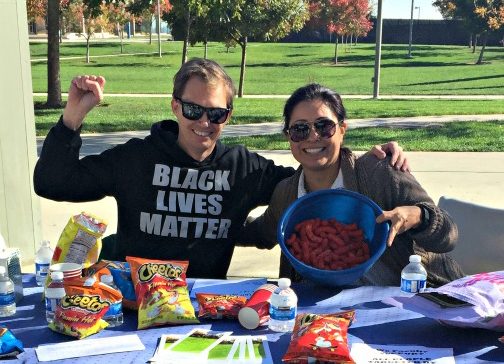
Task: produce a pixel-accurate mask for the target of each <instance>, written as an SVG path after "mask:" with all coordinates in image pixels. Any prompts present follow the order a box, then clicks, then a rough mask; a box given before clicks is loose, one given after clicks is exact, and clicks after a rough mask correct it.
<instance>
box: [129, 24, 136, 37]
mask: <svg viewBox="0 0 504 364" xmlns="http://www.w3.org/2000/svg"><path fill="white" fill-rule="evenodd" d="M130 27H131V36H132V37H134V36H135V21H133V20H131V23H130Z"/></svg>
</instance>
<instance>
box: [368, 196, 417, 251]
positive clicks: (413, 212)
mask: <svg viewBox="0 0 504 364" xmlns="http://www.w3.org/2000/svg"><path fill="white" fill-rule="evenodd" d="M387 220H388V221H390V222H391V225H390V230H389V236H388V239H387V245H388V246H391V245H392V242H393V241H394V239H395V237H396V235H397V234H402V233H404V232H405V231H407V230H409V229H414V228H416V227H418V226H420V224H421V222H422V209H421V208H420V207H418V206H399V207H396V208H395V209H393V210H390V211H383V214H381V215H380V216H378V217H377V218H376V222H377V223H378V224H379V223H382V222H384V221H387Z"/></svg>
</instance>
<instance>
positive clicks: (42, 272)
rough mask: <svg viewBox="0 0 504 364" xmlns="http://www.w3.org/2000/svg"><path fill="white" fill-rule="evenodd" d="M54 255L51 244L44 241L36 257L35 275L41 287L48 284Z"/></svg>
mask: <svg viewBox="0 0 504 364" xmlns="http://www.w3.org/2000/svg"><path fill="white" fill-rule="evenodd" d="M53 253H54V252H53V250H52V249H51V243H49V242H48V241H47V240H42V241H41V242H40V248H39V250H38V251H37V254H36V255H35V273H36V280H37V284H38V285H39V286H42V285H44V284H45V282H46V279H47V273H49V265H50V264H51V259H52V256H53Z"/></svg>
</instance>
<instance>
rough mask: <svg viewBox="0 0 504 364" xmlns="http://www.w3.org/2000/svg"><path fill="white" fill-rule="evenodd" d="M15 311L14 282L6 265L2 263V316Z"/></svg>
mask: <svg viewBox="0 0 504 364" xmlns="http://www.w3.org/2000/svg"><path fill="white" fill-rule="evenodd" d="M15 313H16V299H15V296H14V282H12V280H11V279H10V278H9V277H8V276H7V271H6V269H5V267H4V266H3V265H0V317H5V316H11V315H14V314H15Z"/></svg>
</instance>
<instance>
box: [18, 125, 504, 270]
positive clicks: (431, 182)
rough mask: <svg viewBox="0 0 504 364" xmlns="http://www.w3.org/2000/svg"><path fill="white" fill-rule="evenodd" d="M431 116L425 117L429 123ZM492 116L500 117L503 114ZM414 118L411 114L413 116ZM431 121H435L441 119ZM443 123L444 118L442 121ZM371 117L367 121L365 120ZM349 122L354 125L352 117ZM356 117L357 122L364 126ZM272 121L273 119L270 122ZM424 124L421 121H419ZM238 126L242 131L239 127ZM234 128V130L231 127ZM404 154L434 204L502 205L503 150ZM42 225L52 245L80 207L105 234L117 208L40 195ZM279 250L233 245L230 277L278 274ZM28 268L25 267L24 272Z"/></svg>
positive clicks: (88, 144)
mask: <svg viewBox="0 0 504 364" xmlns="http://www.w3.org/2000/svg"><path fill="white" fill-rule="evenodd" d="M435 118H436V117H434V118H430V117H429V118H428V119H429V120H430V121H432V120H435ZM475 118H476V116H471V117H470V120H475ZM492 118H493V119H501V120H502V119H503V118H504V116H502V115H501V116H499V117H495V115H492ZM394 119H401V120H396V121H392V120H390V119H387V120H385V119H381V120H382V121H381V122H383V123H393V124H397V125H400V124H405V125H404V126H409V127H411V126H414V125H417V126H418V125H421V124H419V123H420V121H419V120H418V121H414V120H409V121H410V122H411V123H410V124H408V123H407V121H408V120H405V119H409V118H394ZM415 119H416V118H415ZM440 120H441V118H439V120H436V123H437V122H441V121H440ZM443 120H445V121H443V122H446V121H448V118H447V119H443ZM371 122H372V121H371V120H369V121H368V123H371ZM349 123H354V124H358V123H357V122H356V121H355V122H354V121H351V122H349ZM365 123H366V122H364V121H362V122H361V123H360V124H359V125H364V124H365ZM273 124H274V123H273ZM424 125H425V124H424ZM239 127H240V128H241V129H243V130H241V131H240V129H238V128H239ZM235 128H236V129H235ZM270 128H271V129H272V130H273V129H274V132H279V130H280V129H281V127H280V124H279V123H278V124H277V125H268V124H261V125H257V124H254V125H252V126H250V127H249V128H244V126H231V125H228V126H226V128H225V129H224V131H225V132H226V133H225V134H226V135H236V134H240V133H242V132H245V131H246V132H245V135H253V134H259V132H261V131H262V132H263V134H266V132H265V130H269V129H270ZM144 135H146V132H127V133H110V134H94V135H83V139H84V141H83V148H82V150H81V151H82V155H85V154H95V153H99V152H100V151H102V150H104V149H106V148H109V147H110V146H112V145H113V144H117V143H122V142H124V141H125V140H127V139H129V138H131V137H143V136H144ZM42 142H43V138H37V144H39V145H40V144H41V143H42ZM259 153H260V154H261V155H263V156H265V157H266V158H270V159H273V160H274V161H275V163H277V164H282V165H286V166H294V167H296V166H297V165H298V164H297V162H296V161H295V159H294V158H293V157H292V155H291V153H290V151H259ZM407 157H408V159H409V161H410V164H411V166H412V169H413V174H414V175H415V177H416V178H417V179H418V181H419V182H420V183H421V184H422V186H423V187H424V188H425V189H426V190H427V192H428V193H429V194H430V196H431V197H432V199H433V200H434V201H435V202H437V201H438V200H439V197H440V196H442V195H448V196H451V197H455V198H459V199H462V200H466V201H471V202H475V203H480V204H484V205H488V206H493V207H497V208H503V207H504V194H503V193H502V187H503V186H504V152H498V153H495V152H487V153H477V152H455V153H451V152H449V153H447V152H407ZM41 206H42V228H43V237H44V239H48V240H50V241H51V243H52V245H53V246H54V245H55V244H56V242H57V240H58V238H59V235H60V234H61V232H62V231H63V228H64V227H65V225H66V223H67V221H68V219H69V218H70V216H71V215H74V214H77V213H79V212H81V211H88V212H91V213H93V214H95V215H96V216H99V217H101V218H103V219H105V220H107V221H108V223H109V228H108V229H107V232H106V235H108V234H111V233H113V232H115V229H116V225H117V210H116V204H115V200H114V199H112V198H105V199H103V200H100V201H95V202H86V203H68V202H54V201H50V200H46V199H42V203H41ZM262 210H263V209H256V210H254V211H253V214H254V215H257V214H259V213H260V212H262ZM279 257H280V249H279V248H278V247H277V248H275V249H273V250H272V251H262V250H257V249H255V248H237V249H236V250H235V254H234V256H233V260H232V262H231V267H230V270H229V272H228V275H229V276H230V277H243V276H247V277H251V276H259V277H272V278H276V277H277V275H278V262H279ZM27 271H29V270H27Z"/></svg>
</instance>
